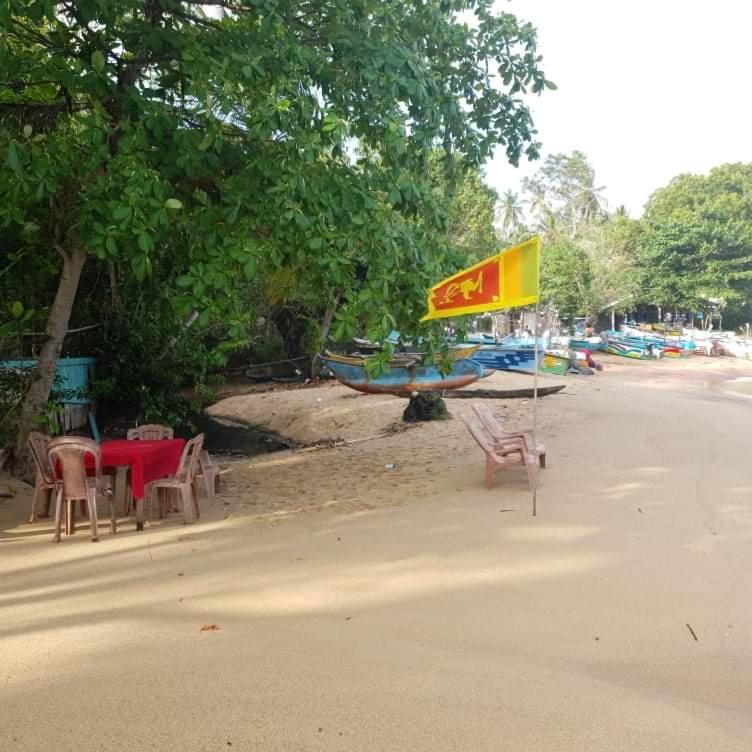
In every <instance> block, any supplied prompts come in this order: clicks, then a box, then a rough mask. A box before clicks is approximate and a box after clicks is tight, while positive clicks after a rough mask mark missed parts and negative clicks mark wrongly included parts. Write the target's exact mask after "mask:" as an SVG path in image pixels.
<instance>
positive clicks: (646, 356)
mask: <svg viewBox="0 0 752 752" xmlns="http://www.w3.org/2000/svg"><path fill="white" fill-rule="evenodd" d="M606 352H607V353H609V354H610V355H620V356H621V357H623V358H633V359H634V360H655V359H656V358H659V357H660V351H659V350H658V349H657V348H654V347H652V346H650V345H647V346H645V347H641V346H639V345H630V344H628V343H626V342H620V341H618V340H614V339H609V341H608V344H607V345H606Z"/></svg>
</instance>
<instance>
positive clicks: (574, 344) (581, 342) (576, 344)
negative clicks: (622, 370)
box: [569, 337, 603, 352]
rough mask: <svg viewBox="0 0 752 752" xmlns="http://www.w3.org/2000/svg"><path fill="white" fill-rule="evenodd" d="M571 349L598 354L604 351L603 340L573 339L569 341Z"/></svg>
mask: <svg viewBox="0 0 752 752" xmlns="http://www.w3.org/2000/svg"><path fill="white" fill-rule="evenodd" d="M569 348H570V349H571V350H590V352H596V351H597V350H602V349H603V340H602V339H601V338H600V337H590V338H588V339H581V338H580V339H578V338H577V337H572V338H571V339H570V340H569Z"/></svg>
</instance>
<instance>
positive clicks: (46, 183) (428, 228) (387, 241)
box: [0, 0, 551, 446]
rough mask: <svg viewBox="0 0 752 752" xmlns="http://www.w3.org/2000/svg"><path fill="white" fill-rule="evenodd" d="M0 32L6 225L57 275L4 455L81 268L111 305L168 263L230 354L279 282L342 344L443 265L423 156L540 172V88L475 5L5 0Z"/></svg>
mask: <svg viewBox="0 0 752 752" xmlns="http://www.w3.org/2000/svg"><path fill="white" fill-rule="evenodd" d="M460 12H469V13H471V14H473V15H474V22H473V23H471V24H468V23H465V21H464V20H460V19H459V18H458V16H457V14H458V13H460ZM0 31H2V34H0V82H2V83H1V84H0V86H1V87H2V89H1V90H0V102H2V108H1V109H0V116H1V122H0V125H1V127H0V149H1V150H2V152H3V154H4V162H5V167H4V169H3V172H2V173H1V174H0V223H2V225H4V226H5V227H6V228H10V229H13V230H14V231H16V230H17V229H18V228H23V230H24V241H23V243H24V245H23V248H22V251H24V250H25V251H26V252H28V253H31V252H33V251H34V250H35V249H36V250H38V249H40V248H41V249H51V250H52V252H53V253H55V254H57V263H58V267H59V279H58V285H57V290H56V293H55V295H54V300H53V301H52V304H51V306H50V307H49V316H48V319H47V324H46V340H45V342H44V344H43V346H42V348H41V351H40V355H39V365H38V367H37V369H36V371H35V373H34V378H33V380H32V384H31V387H30V389H29V391H28V392H27V395H26V399H25V401H24V405H23V409H22V413H21V418H20V421H19V431H18V437H17V445H18V446H21V445H22V444H23V441H24V439H25V436H26V433H27V432H28V430H29V428H30V426H31V425H32V421H33V418H34V415H35V414H36V413H37V412H38V411H39V409H40V407H41V405H42V404H43V403H44V401H45V400H46V398H47V395H48V393H49V389H50V385H51V383H52V379H53V374H54V367H55V363H56V360H57V358H58V357H59V354H60V352H61V348H62V345H63V340H64V337H65V335H66V331H67V328H68V324H69V320H70V317H71V312H72V309H73V305H74V301H75V298H76V292H77V289H78V286H79V281H80V279H81V275H82V272H83V270H84V267H85V266H86V265H87V262H90V260H91V259H94V260H95V262H96V263H97V264H101V265H102V266H103V267H104V268H105V269H109V270H110V271H111V272H112V274H111V280H112V287H113V290H112V293H113V295H115V294H116V293H117V290H116V289H115V288H116V286H117V284H118V280H122V279H123V278H125V277H130V276H132V277H134V278H135V279H136V280H137V281H139V280H145V279H147V278H149V277H150V276H152V275H154V274H155V273H156V270H157V269H158V268H161V269H163V270H166V271H165V274H166V275H167V276H169V278H170V279H171V280H174V286H175V288H176V294H175V295H174V298H171V299H172V300H173V304H174V307H175V311H176V313H178V314H179V315H181V316H184V317H188V316H190V314H191V312H194V311H195V312H196V313H197V314H198V325H199V326H206V325H207V324H208V323H209V322H210V321H212V320H216V319H219V320H222V321H224V322H225V329H226V336H227V337H228V340H229V341H230V342H232V341H233V340H235V341H238V340H240V339H241V338H242V336H243V334H244V328H243V323H244V321H245V320H246V319H247V316H248V310H247V309H248V301H247V298H245V297H244V291H246V290H247V287H248V282H249V280H253V279H255V278H256V277H257V275H259V274H262V273H265V272H273V271H274V270H277V269H292V270H293V271H295V272H296V273H297V274H298V275H299V276H301V277H302V276H303V275H305V280H306V282H305V284H306V285H307V286H308V287H309V288H310V289H316V290H318V292H319V295H320V296H322V297H327V296H328V297H329V299H330V300H334V299H335V297H336V298H337V299H339V300H340V301H341V303H340V307H339V310H338V312H337V320H336V329H337V332H338V333H339V334H340V335H342V336H351V335H352V334H353V333H354V330H355V328H356V325H357V323H358V322H365V323H366V325H367V326H368V327H370V328H371V329H372V330H373V331H378V332H383V331H384V330H385V329H388V328H391V327H392V326H394V325H395V323H397V322H400V323H401V324H406V323H407V322H414V321H415V320H416V319H417V318H418V313H419V312H420V311H419V308H420V305H421V304H422V301H421V298H422V297H423V292H424V290H425V288H426V287H427V286H428V284H429V283H430V282H431V281H434V280H435V279H436V277H437V276H438V274H439V273H441V270H442V269H444V268H445V267H446V265H447V264H448V263H450V262H451V258H450V255H449V254H448V249H447V246H446V242H445V231H446V223H447V218H446V212H445V209H444V208H443V207H442V206H441V205H439V204H437V202H436V201H435V200H434V197H433V194H432V185H431V183H430V180H429V179H428V174H427V171H426V164H427V159H428V156H429V154H430V152H431V150H432V149H433V148H434V147H435V146H436V145H437V144H438V145H441V146H442V148H443V149H444V151H445V152H446V153H447V154H450V153H456V154H458V155H461V157H462V159H463V160H465V161H466V162H467V163H468V164H470V165H476V166H477V165H480V164H481V163H482V162H483V160H484V159H485V158H486V157H487V156H489V155H490V154H491V153H492V152H493V150H494V149H495V148H496V146H497V145H498V144H504V146H505V151H506V155H507V158H508V159H509V160H510V161H511V162H512V163H515V164H516V163H517V162H518V161H519V159H520V158H521V157H522V156H527V157H533V158H534V157H536V156H537V153H538V145H537V144H536V142H535V130H534V128H533V125H532V121H531V119H530V116H529V112H528V109H527V107H526V105H525V103H524V101H523V100H522V98H521V97H522V95H524V94H525V93H527V92H532V93H539V92H541V91H543V89H544V88H546V86H551V85H550V84H548V82H547V81H546V79H545V78H544V75H543V73H542V71H541V69H540V66H539V58H538V56H537V52H536V38H535V30H534V29H533V27H532V26H530V25H529V24H523V23H519V22H518V21H517V20H516V19H515V18H514V16H512V15H510V14H506V13H500V14H495V12H494V11H493V9H492V3H491V2H489V1H488V0H467V1H466V2H451V3H447V2H445V1H444V0H429V1H428V2H424V3H420V4H405V3H402V2H397V0H356V1H355V2H354V1H353V0H302V1H298V0H296V2H293V1H292V0H278V1H277V2H267V1H263V2H262V0H234V2H230V0H227V2H225V0H211V2H205V1H204V0H144V1H142V0H123V1H122V2H117V3H112V2H108V1H107V0H86V2H84V0H71V2H68V3H64V4H55V3H51V2H48V0H14V2H12V3H4V4H3V5H2V6H0ZM354 142H355V143H358V144H359V146H360V148H361V150H362V153H364V154H366V155H367V156H365V157H362V158H354V157H353V154H352V150H351V148H350V145H351V144H352V143H354ZM437 231H438V232H437ZM44 263H49V262H48V261H45V262H44ZM149 356H151V354H149Z"/></svg>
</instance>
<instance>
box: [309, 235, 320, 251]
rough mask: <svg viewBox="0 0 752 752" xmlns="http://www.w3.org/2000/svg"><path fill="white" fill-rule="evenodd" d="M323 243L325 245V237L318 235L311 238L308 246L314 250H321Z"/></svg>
mask: <svg viewBox="0 0 752 752" xmlns="http://www.w3.org/2000/svg"><path fill="white" fill-rule="evenodd" d="M323 245H324V241H323V239H322V238H320V237H316V238H311V239H310V240H309V241H308V247H309V248H310V249H311V250H312V251H318V250H319V249H320V248H321V246H323Z"/></svg>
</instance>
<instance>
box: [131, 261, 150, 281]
mask: <svg viewBox="0 0 752 752" xmlns="http://www.w3.org/2000/svg"><path fill="white" fill-rule="evenodd" d="M131 269H133V276H134V277H135V278H136V280H137V281H139V282H143V281H144V279H145V278H146V256H134V257H133V258H132V259H131Z"/></svg>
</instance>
